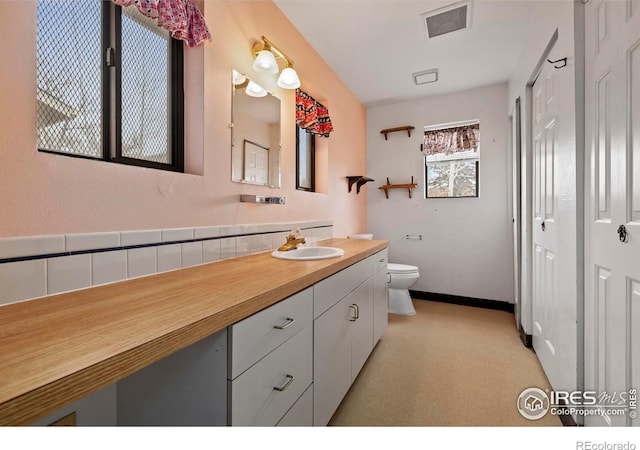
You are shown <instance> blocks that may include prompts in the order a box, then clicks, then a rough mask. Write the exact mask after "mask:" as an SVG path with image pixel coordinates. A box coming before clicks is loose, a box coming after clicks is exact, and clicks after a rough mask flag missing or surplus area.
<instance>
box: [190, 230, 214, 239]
mask: <svg viewBox="0 0 640 450" xmlns="http://www.w3.org/2000/svg"><path fill="white" fill-rule="evenodd" d="M193 231H194V237H195V238H196V239H206V238H212V237H218V236H220V227H197V228H194V229H193Z"/></svg>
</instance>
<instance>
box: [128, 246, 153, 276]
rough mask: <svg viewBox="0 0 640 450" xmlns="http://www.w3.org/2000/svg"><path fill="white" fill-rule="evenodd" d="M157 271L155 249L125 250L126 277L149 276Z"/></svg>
mask: <svg viewBox="0 0 640 450" xmlns="http://www.w3.org/2000/svg"><path fill="white" fill-rule="evenodd" d="M156 271H157V252H156V248H155V247H144V248H134V249H130V250H127V277H128V278H135V277H141V276H144V275H151V274H152V273H156Z"/></svg>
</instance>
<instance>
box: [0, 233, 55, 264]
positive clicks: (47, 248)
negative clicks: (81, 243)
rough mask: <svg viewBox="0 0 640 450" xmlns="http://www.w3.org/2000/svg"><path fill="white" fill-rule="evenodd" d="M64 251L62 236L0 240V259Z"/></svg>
mask: <svg viewBox="0 0 640 450" xmlns="http://www.w3.org/2000/svg"><path fill="white" fill-rule="evenodd" d="M64 251H65V240H64V235H59V236H32V237H24V238H21V237H20V238H5V239H0V259H7V258H18V257H21V256H34V255H47V254H53V253H63V252H64Z"/></svg>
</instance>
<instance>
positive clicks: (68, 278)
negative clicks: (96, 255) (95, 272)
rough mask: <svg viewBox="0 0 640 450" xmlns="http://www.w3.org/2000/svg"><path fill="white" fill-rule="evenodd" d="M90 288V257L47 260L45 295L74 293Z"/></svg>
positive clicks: (86, 255) (76, 256) (77, 256)
mask: <svg viewBox="0 0 640 450" xmlns="http://www.w3.org/2000/svg"><path fill="white" fill-rule="evenodd" d="M89 286H91V255H90V254H84V255H71V256H61V257H59V258H49V259H47V294H58V293H60V292H67V291H75V290H77V289H82V288H86V287H89Z"/></svg>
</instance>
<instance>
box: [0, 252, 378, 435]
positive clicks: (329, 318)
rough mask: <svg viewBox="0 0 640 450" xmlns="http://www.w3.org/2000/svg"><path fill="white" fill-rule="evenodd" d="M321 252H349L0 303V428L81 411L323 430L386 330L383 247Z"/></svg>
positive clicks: (120, 419) (243, 261) (242, 260)
mask: <svg viewBox="0 0 640 450" xmlns="http://www.w3.org/2000/svg"><path fill="white" fill-rule="evenodd" d="M320 245H326V246H333V247H339V248H342V249H344V250H345V255H344V256H342V257H340V258H332V259H324V260H317V261H287V260H279V259H275V258H272V257H271V256H270V255H269V253H261V254H256V255H249V256H244V257H239V258H234V259H230V260H225V261H220V262H216V263H211V264H205V265H201V266H196V267H190V268H187V269H181V270H177V271H173V272H166V273H162V274H158V275H153V276H148V277H142V278H138V279H132V280H127V281H124V282H119V283H114V284H110V285H104V286H99V287H95V288H91V289H85V290H81V291H74V292H69V293H65V294H60V295H56V296H51V297H45V298H42V299H37V300H32V301H28V302H23V303H16V304H12V305H6V306H3V307H0V313H1V314H0V330H2V334H1V335H0V344H1V346H2V348H3V357H2V360H1V361H0V380H1V381H0V424H10V425H20V424H31V423H38V424H40V423H43V424H44V423H48V422H46V420H47V419H52V420H50V421H53V420H57V419H58V418H59V417H57V416H61V417H63V416H65V415H66V414H67V413H69V412H70V411H71V409H73V406H74V405H79V406H78V408H79V410H78V411H75V412H76V413H77V415H78V424H82V423H83V421H82V417H81V416H82V415H83V413H82V410H83V409H86V410H87V411H88V412H87V414H88V415H94V416H95V417H106V419H105V420H107V421H108V420H113V421H115V422H114V423H105V424H138V425H145V424H160V425H169V424H179V425H189V424H193V425H196V424H197V425H216V424H217V425H225V424H228V425H312V424H314V425H325V424H326V423H327V421H328V420H329V419H330V417H331V415H332V414H333V412H334V411H335V408H337V406H338V404H339V403H340V401H341V400H342V397H343V396H344V394H345V393H346V391H347V390H348V388H349V386H350V385H351V382H352V381H353V379H355V377H356V375H357V373H358V372H359V370H360V369H361V367H362V365H363V364H364V362H365V361H366V359H367V357H368V355H369V353H370V352H371V350H372V349H373V346H374V345H375V343H376V342H377V340H378V339H379V337H380V335H381V334H382V332H383V330H384V328H385V327H386V318H387V315H386V306H387V303H386V283H385V281H384V280H385V278H386V270H383V268H386V247H387V242H386V241H362V240H350V239H329V240H325V241H322V242H320ZM337 329H339V330H341V331H340V334H339V335H336V334H335V332H334V331H335V330H337ZM347 356H348V358H347ZM176 367H178V368H179V369H180V370H176ZM334 369H335V372H334ZM338 373H339V374H341V375H340V376H337V375H336V374H338ZM160 374H161V375H160ZM95 396H97V399H96V401H94V402H91V401H87V399H90V398H91V397H95ZM150 399H153V402H151V401H150ZM319 399H321V400H320V401H319ZM82 402H84V403H82ZM95 405H102V406H101V407H103V408H108V409H109V410H108V411H107V412H106V413H104V414H102V416H101V412H100V411H98V412H96V411H92V409H95V408H96V406H95ZM105 405H106V406H105ZM145 405H146V406H145ZM65 408H66V409H65ZM180 408H183V410H182V411H181V410H180ZM52 413H53V414H54V415H56V416H55V417H54V415H52Z"/></svg>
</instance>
